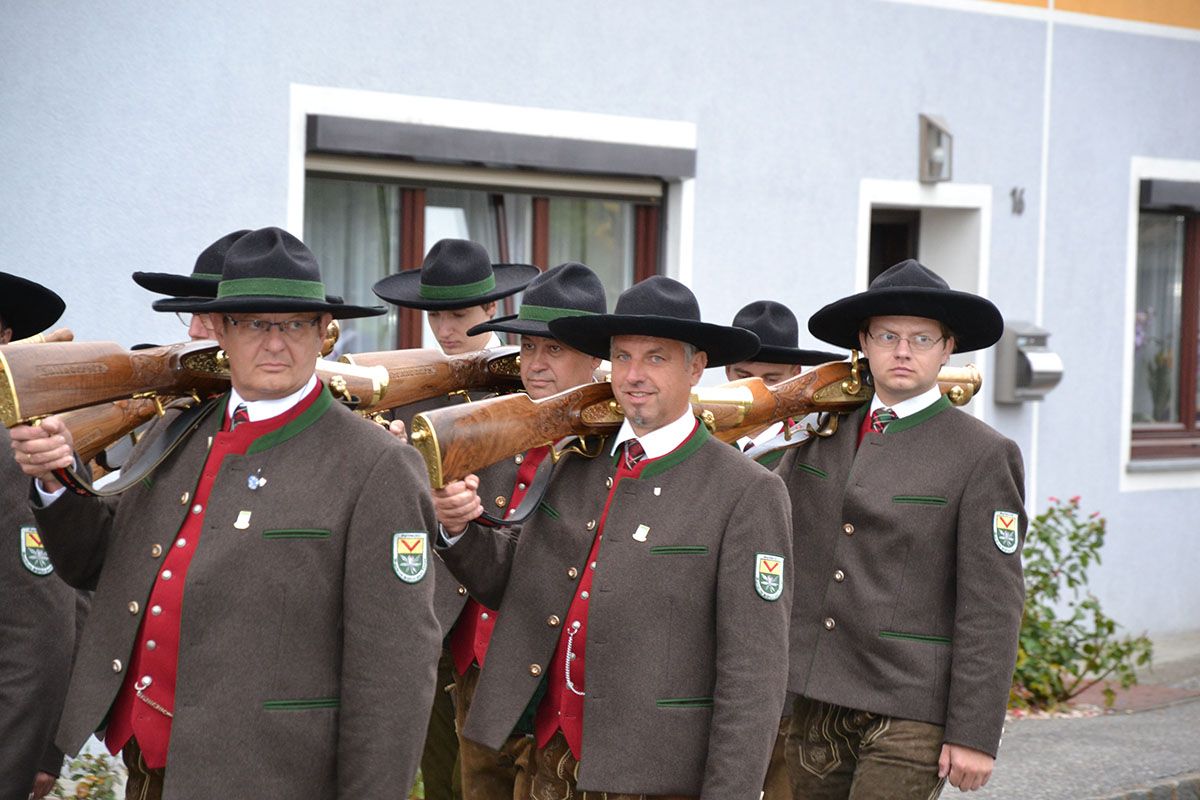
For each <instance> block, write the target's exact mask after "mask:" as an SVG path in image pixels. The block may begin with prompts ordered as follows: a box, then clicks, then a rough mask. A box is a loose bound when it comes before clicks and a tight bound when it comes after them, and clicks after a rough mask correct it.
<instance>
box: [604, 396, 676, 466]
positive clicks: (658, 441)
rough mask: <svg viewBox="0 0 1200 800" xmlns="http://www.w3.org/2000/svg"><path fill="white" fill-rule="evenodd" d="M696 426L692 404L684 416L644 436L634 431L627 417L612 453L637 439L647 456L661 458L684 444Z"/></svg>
mask: <svg viewBox="0 0 1200 800" xmlns="http://www.w3.org/2000/svg"><path fill="white" fill-rule="evenodd" d="M695 427H696V417H695V415H693V414H692V408H691V406H688V410H687V411H685V412H683V416H681V417H680V418H679V419H677V420H675V421H674V422H668V423H667V424H666V425H663V426H662V427H661V428H656V429H655V430H652V431H650V432H649V433H647V434H645V435H643V436H638V435H637V434H636V433H634V432H633V426H632V425H630V424H629V420H628V419H626V420H625V421H624V422H622V423H621V430H619V431H617V438H616V439H615V440H614V441H613V446H612V450H611V451H610V454H615V453H616V452H617V448H618V447H620V446H621V445H622V444H624V443H625V442H626V441H628V440H629V439H637V440H638V441H639V442H641V443H642V449H643V450H645V451H646V458H661V457H663V456H665V455H666V454H667V453H669V452H671V451H672V450H674V449H675V448H676V447H679V445H681V444H683V443H684V442H685V441H686V440H687V438H688V437H689V436H691V435H692V431H693V430H694V429H695Z"/></svg>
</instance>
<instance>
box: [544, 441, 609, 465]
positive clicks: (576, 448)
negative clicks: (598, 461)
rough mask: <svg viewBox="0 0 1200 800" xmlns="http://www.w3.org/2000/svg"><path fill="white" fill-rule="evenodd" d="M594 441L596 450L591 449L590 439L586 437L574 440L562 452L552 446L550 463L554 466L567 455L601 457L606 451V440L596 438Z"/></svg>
mask: <svg viewBox="0 0 1200 800" xmlns="http://www.w3.org/2000/svg"><path fill="white" fill-rule="evenodd" d="M594 441H595V447H594V448H589V446H588V437H586V436H585V437H580V438H577V439H574V440H572V442H571V444H569V445H567V446H565V447H564V448H562V449H561V450H559V449H557V448H555V447H554V445H550V462H551V463H552V464H557V463H558V462H559V459H561V458H562V457H563V456H565V455H567V453H578V454H579V455H581V456H583V457H584V458H595V457H596V456H598V455H600V451H601V450H603V449H604V439H603V438H596V439H595V440H594ZM577 443H579V444H577Z"/></svg>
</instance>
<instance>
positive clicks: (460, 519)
mask: <svg viewBox="0 0 1200 800" xmlns="http://www.w3.org/2000/svg"><path fill="white" fill-rule="evenodd" d="M478 490H479V478H478V477H477V476H475V475H468V476H467V477H465V478H463V479H462V480H461V481H454V482H453V483H448V484H446V485H445V486H443V487H442V488H441V489H434V490H433V510H434V512H435V513H436V514H437V518H438V522H440V523H442V527H443V528H444V529H445V530H446V535H447V536H458V535H459V534H460V533H462V532H463V531H465V530H466V529H467V523H468V522H470V521H471V520H473V519H475V518H476V517H478V516H479V515H480V514H482V513H483V502H482V501H481V500H480V499H479V495H478V494H477V492H478Z"/></svg>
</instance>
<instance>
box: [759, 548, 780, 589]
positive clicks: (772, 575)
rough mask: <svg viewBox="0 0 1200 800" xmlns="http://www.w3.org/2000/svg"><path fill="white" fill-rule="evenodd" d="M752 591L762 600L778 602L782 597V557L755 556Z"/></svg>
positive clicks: (770, 555) (763, 554)
mask: <svg viewBox="0 0 1200 800" xmlns="http://www.w3.org/2000/svg"><path fill="white" fill-rule="evenodd" d="M754 590H755V591H756V592H758V596H759V597H761V598H762V599H763V600H778V599H779V598H780V597H781V596H782V595H783V556H777V555H772V554H771V553H757V554H755V556H754Z"/></svg>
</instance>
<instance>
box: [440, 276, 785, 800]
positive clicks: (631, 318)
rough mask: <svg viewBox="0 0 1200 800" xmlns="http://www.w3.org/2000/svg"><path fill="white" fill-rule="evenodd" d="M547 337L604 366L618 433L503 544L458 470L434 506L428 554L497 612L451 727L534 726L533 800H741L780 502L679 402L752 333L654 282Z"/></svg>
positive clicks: (768, 679)
mask: <svg viewBox="0 0 1200 800" xmlns="http://www.w3.org/2000/svg"><path fill="white" fill-rule="evenodd" d="M549 328H550V333H551V334H552V335H553V336H554V337H556V338H557V339H559V340H560V341H562V342H565V343H566V344H568V345H570V346H572V347H574V348H576V349H577V350H581V351H582V352H584V353H588V354H590V355H592V356H595V357H597V358H600V357H604V356H610V357H611V360H612V366H613V369H612V387H613V394H614V397H615V398H616V400H617V401H618V402H619V403H620V404H621V407H622V409H623V410H624V415H625V422H624V423H623V425H622V427H621V430H620V432H619V433H618V434H617V435H616V436H615V437H613V438H612V439H610V440H608V441H606V442H605V443H603V446H602V448H601V449H600V451H599V454H598V455H597V456H596V457H594V458H586V457H582V456H579V455H575V454H572V455H568V456H566V457H564V459H562V460H561V461H560V462H559V463H558V465H557V467H556V471H555V473H554V475H553V477H552V479H551V482H550V485H549V488H548V490H547V492H546V494H545V496H544V497H543V500H542V502H541V503H540V505H539V506H538V509H537V512H536V513H535V514H534V515H533V516H532V517H530V518H529V520H528V521H527V522H526V523H525V526H524V528H523V530H522V534H521V537H520V539H518V540H515V541H514V540H513V539H512V538H511V537H509V536H507V535H505V533H504V532H503V531H499V532H498V531H495V530H488V529H484V528H482V527H480V526H479V525H478V524H477V523H474V522H472V521H471V520H473V519H475V518H476V517H477V516H478V515H479V514H480V512H481V511H482V504H481V502H480V500H479V498H478V496H477V495H476V493H475V491H474V479H473V477H472V476H468V478H467V479H466V480H465V481H459V482H456V483H452V484H450V485H448V486H446V487H445V488H444V489H443V490H439V491H438V492H435V498H434V502H435V505H436V507H437V509H438V517H439V520H440V521H441V523H442V525H443V527H444V535H446V536H449V537H454V538H453V539H450V538H447V539H446V540H445V542H446V543H448V544H449V543H450V542H451V541H452V542H453V543H452V544H449V546H447V547H445V549H444V550H443V551H442V552H443V557H444V558H445V560H446V561H447V563H448V564H449V565H450V567H451V569H452V570H453V571H454V572H455V574H456V575H458V576H459V577H460V578H461V579H462V580H463V581H464V582H465V583H466V584H467V586H468V587H469V588H470V589H471V592H472V594H473V595H474V596H476V597H478V598H479V599H480V601H481V602H484V603H485V604H488V605H491V606H493V607H502V608H503V611H504V613H503V614H502V615H501V619H500V621H499V623H498V624H497V626H496V630H495V635H494V637H493V639H492V643H491V646H490V648H489V650H488V660H487V665H486V667H485V669H484V670H483V674H482V677H481V678H480V682H479V688H478V692H477V694H476V696H475V702H474V705H473V706H472V708H471V713H470V715H469V717H468V719H467V724H466V727H465V729H464V731H463V733H464V735H465V736H466V737H467V738H470V739H474V740H476V741H479V742H482V743H484V744H487V745H489V746H497V745H499V744H500V743H501V742H503V741H504V739H505V738H506V737H507V736H508V734H509V732H510V731H512V729H513V727H514V726H515V725H517V723H518V720H519V719H520V718H521V717H522V716H523V715H524V714H525V713H526V711H527V710H528V711H529V712H531V713H532V714H533V728H534V731H535V735H536V740H537V746H538V753H537V774H536V775H535V776H534V784H533V795H532V796H533V797H534V798H549V797H577V796H580V795H579V794H578V793H580V792H581V793H582V795H581V796H582V797H583V798H585V800H586V799H587V798H599V797H605V798H608V800H627V798H629V797H640V796H643V795H644V796H646V797H647V798H659V797H662V798H679V797H699V796H703V797H706V798H709V797H711V798H721V799H722V800H750V798H754V799H755V800H756V799H757V798H758V796H759V792H760V790H761V788H762V780H763V774H764V773H765V771H766V767H767V759H768V756H769V755H770V751H771V741H772V739H773V738H774V737H773V733H772V730H771V728H772V727H773V725H774V724H775V723H776V722H777V721H778V719H779V713H780V709H781V707H782V705H783V697H784V680H783V678H784V670H785V665H786V660H787V659H786V655H785V653H784V652H783V650H785V649H786V644H785V642H786V629H787V620H788V615H789V606H790V600H791V583H790V578H791V574H790V572H788V571H787V569H790V567H787V565H788V564H790V560H791V542H790V536H789V530H788V519H787V501H786V497H785V491H784V488H783V485H782V482H781V481H780V480H779V479H778V478H777V477H776V476H774V475H772V474H770V473H769V472H767V471H766V470H764V469H763V468H762V467H760V466H758V465H757V464H754V463H752V462H750V461H748V460H747V459H745V458H743V457H742V456H740V455H739V454H738V453H737V452H735V451H734V450H733V449H732V448H730V447H728V446H726V445H724V444H721V443H720V442H719V441H717V440H716V439H714V438H712V436H711V435H710V434H709V432H708V430H707V428H705V427H704V426H703V425H701V424H700V423H699V422H698V421H697V420H696V418H695V417H694V416H693V414H692V410H691V406H690V403H689V396H690V393H691V389H692V387H693V386H695V385H696V383H697V382H698V381H699V380H700V377H701V375H702V374H703V372H704V368H705V366H706V364H707V365H712V366H720V365H724V364H727V363H731V362H735V361H740V360H744V359H745V358H746V357H747V356H749V355H751V354H752V353H754V352H755V351H756V350H757V348H758V339H757V337H755V336H754V334H752V333H750V332H749V331H745V330H740V329H736V328H727V327H723V326H718V325H711V324H707V323H704V322H701V321H700V309H699V306H698V304H697V303H696V298H695V296H694V295H692V293H691V291H690V290H688V289H687V287H685V286H683V285H682V284H680V283H679V282H677V281H674V280H671V279H670V278H666V277H661V276H656V277H652V278H649V279H647V280H645V281H643V282H642V283H639V284H637V285H635V286H634V287H633V288H631V289H629V290H628V291H626V292H625V293H623V294H622V295H621V297H620V299H619V300H618V301H617V306H616V311H615V313H613V314H596V315H590V316H572V317H560V318H558V319H555V320H552V321H551V322H550V323H549ZM785 567H786V569H785ZM501 601H503V606H500V603H501ZM604 793H607V794H604Z"/></svg>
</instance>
